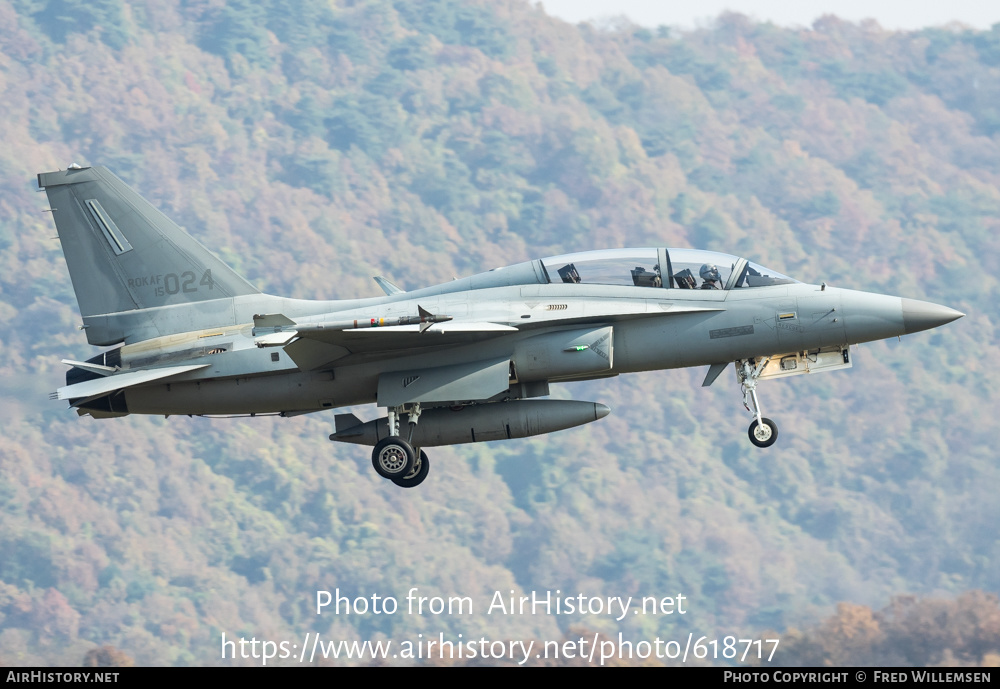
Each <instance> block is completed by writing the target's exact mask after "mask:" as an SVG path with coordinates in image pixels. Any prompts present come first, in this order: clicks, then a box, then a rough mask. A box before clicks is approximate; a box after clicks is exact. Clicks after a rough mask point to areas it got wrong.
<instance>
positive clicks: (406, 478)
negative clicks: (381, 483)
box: [372, 403, 431, 488]
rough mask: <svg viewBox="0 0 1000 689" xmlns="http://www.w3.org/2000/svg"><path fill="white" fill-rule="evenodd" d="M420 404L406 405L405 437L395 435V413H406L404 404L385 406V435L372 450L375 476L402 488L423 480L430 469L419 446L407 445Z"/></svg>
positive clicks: (397, 421) (396, 429) (397, 415)
mask: <svg viewBox="0 0 1000 689" xmlns="http://www.w3.org/2000/svg"><path fill="white" fill-rule="evenodd" d="M420 412H421V409H420V404H419V403H417V404H414V405H413V406H412V407H410V409H409V412H408V415H409V418H408V419H407V423H408V425H409V429H408V432H407V434H406V440H404V439H403V438H401V437H400V435H399V417H400V416H402V415H403V414H406V413H407V410H406V408H405V407H401V406H400V407H390V408H389V410H388V419H387V420H388V422H389V435H388V436H387V437H386V438H383V439H382V440H380V441H379V442H378V444H377V445H375V449H374V450H372V466H373V467H375V471H376V472H377V473H378V475H379V476H381V477H383V478H387V479H389V480H390V481H392V482H393V483H395V484H396V485H397V486H400V487H402V488H413V487H414V486H418V485H420V484H421V483H423V481H424V479H425V478H427V473H428V472H429V471H430V466H431V465H430V461H428V459H427V455H426V454H425V453H424V451H423V450H421V449H420V448H414V447H413V446H412V445H411V442H412V440H413V432H414V431H415V430H416V428H417V421H419V420H420Z"/></svg>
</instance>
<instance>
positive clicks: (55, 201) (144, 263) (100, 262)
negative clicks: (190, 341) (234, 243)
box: [38, 167, 259, 344]
mask: <svg viewBox="0 0 1000 689" xmlns="http://www.w3.org/2000/svg"><path fill="white" fill-rule="evenodd" d="M38 186H39V187H41V188H43V189H45V193H46V194H47V195H48V198H49V204H50V207H51V208H52V217H53V218H54V220H55V223H56V229H57V230H58V232H59V239H60V240H61V242H62V248H63V253H64V254H65V256H66V264H67V265H68V266H69V273H70V278H71V279H72V281H73V289H74V291H75V292H76V298H77V302H78V303H79V305H80V313H81V314H82V315H83V317H84V323H85V324H87V327H88V332H87V339H88V340H89V341H90V342H92V343H93V344H110V343H111V342H114V341H121V340H122V339H125V338H126V337H127V336H128V335H129V333H127V332H117V330H121V329H122V328H123V327H124V326H123V325H119V326H115V325H113V323H118V322H120V323H129V322H131V323H135V322H136V319H135V318H124V319H121V318H120V319H115V318H108V316H110V315H112V314H122V313H124V312H130V311H139V310H145V309H153V308H157V307H164V306H175V305H183V304H194V303H196V302H206V301H215V300H220V299H222V300H228V299H230V298H232V297H235V296H239V295H245V294H259V291H258V290H257V289H256V288H254V286H253V285H251V284H250V283H249V282H247V281H246V280H244V279H243V278H241V277H240V276H239V275H237V274H236V273H235V272H233V270H232V269H231V268H229V266H227V265H226V264H225V263H223V262H222V261H221V260H219V259H218V258H217V257H216V256H215V255H214V254H212V253H211V252H209V251H208V250H207V249H206V248H205V247H203V246H202V245H201V244H199V243H198V242H197V241H196V240H194V239H193V238H192V237H190V236H189V235H188V234H187V233H185V232H184V231H183V230H182V229H181V228H180V227H178V226H177V225H176V224H175V223H174V222H173V221H171V220H170V219H169V218H167V217H166V216H165V215H163V213H161V212H160V211H158V210H157V209H156V208H154V207H153V206H152V205H151V204H150V203H149V202H148V201H146V199H144V198H142V197H141V196H140V195H139V194H137V193H136V192H135V191H133V190H132V189H131V188H130V187H129V186H128V185H126V184H125V183H124V182H122V181H121V180H120V179H118V178H117V177H116V176H115V175H113V174H112V173H111V172H110V171H109V170H108V169H107V168H104V167H90V168H71V169H69V170H61V171H59V172H43V173H41V174H39V175H38ZM206 306H207V305H206ZM213 306H217V305H213ZM218 310H219V309H218V308H209V309H205V310H204V311H205V313H206V314H207V313H208V312H217V311H218ZM91 320H93V321H94V323H93V324H91V323H89V321H91ZM195 320H197V319H195ZM193 325H195V327H197V324H193ZM94 326H97V327H96V328H95V331H94V332H91V331H90V330H89V328H91V327H94ZM204 327H210V326H204ZM95 340H97V341H95Z"/></svg>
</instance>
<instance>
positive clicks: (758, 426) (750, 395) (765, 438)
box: [736, 357, 778, 447]
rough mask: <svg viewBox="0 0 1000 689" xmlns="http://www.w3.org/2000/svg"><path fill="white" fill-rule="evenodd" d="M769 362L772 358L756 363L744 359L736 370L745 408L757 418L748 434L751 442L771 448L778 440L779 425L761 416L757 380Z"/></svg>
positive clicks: (759, 360) (764, 358)
mask: <svg viewBox="0 0 1000 689" xmlns="http://www.w3.org/2000/svg"><path fill="white" fill-rule="evenodd" d="M768 361H770V357H762V358H761V359H758V360H756V361H754V360H752V359H744V360H743V361H741V362H740V363H739V366H738V367H737V369H736V378H737V380H739V382H740V388H741V389H742V390H743V406H744V407H746V408H747V411H748V412H750V413H752V414H753V415H754V416H755V417H756V418H754V420H753V423H751V424H750V428H749V429H748V431H747V434H748V435H749V436H750V442H752V443H753V444H754V445H756V446H757V447H771V445H774V441H776V440H777V439H778V426H777V424H776V423H774V421H771V419H768V418H765V417H763V416H761V413H760V403H759V402H758V400H757V379H758V378H760V374H761V372H762V371H763V370H764V367H765V366H767V362H768ZM751 404H752V405H753V408H752V409H751V408H750V405H751Z"/></svg>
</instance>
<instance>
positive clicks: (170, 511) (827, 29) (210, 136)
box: [0, 0, 1000, 665]
mask: <svg viewBox="0 0 1000 689" xmlns="http://www.w3.org/2000/svg"><path fill="white" fill-rule="evenodd" d="M73 162H75V163H79V164H83V165H87V164H95V165H97V164H99V165H107V166H108V167H110V168H111V169H112V170H113V171H114V172H115V173H116V174H117V175H118V176H120V177H121V178H122V179H123V180H124V181H125V182H126V183H128V184H130V185H132V186H134V187H135V188H136V189H137V190H139V191H140V192H141V193H142V194H143V195H144V196H146V197H147V198H148V199H150V200H151V201H152V202H153V203H154V204H156V205H157V206H158V207H160V208H161V209H162V210H163V211H164V212H165V213H167V214H168V215H169V216H170V217H172V218H173V219H174V220H176V221H177V222H178V223H180V224H181V225H183V226H184V227H186V228H187V229H188V231H189V232H190V233H191V234H192V235H193V236H195V237H196V238H197V239H198V240H199V241H201V242H202V243H203V244H205V245H206V246H207V247H209V248H211V249H212V250H213V251H216V252H217V253H218V254H219V255H220V256H221V257H222V258H223V259H224V260H225V261H227V262H228V263H229V264H230V265H232V266H233V267H234V268H235V269H236V270H237V271H238V272H240V273H241V274H243V275H245V276H246V277H247V278H248V279H249V280H251V281H252V282H253V283H254V284H255V285H257V286H258V287H259V288H260V289H261V290H263V291H266V292H270V293H274V294H282V295H287V296H294V297H302V298H351V297H360V296H375V295H377V294H379V293H380V292H379V290H378V288H377V286H376V284H375V283H374V282H373V281H372V280H371V276H373V275H378V274H382V275H386V276H388V277H389V278H390V279H392V280H393V281H395V282H397V283H398V284H399V285H400V286H401V287H403V288H404V289H413V288H416V287H420V286H424V285H430V284H434V283H438V282H443V281H447V280H450V279H451V278H452V277H453V276H461V275H468V274H472V273H475V272H479V271H484V270H489V269H491V268H494V267H497V266H501V265H506V264H510V263H515V262H517V261H522V260H526V259H529V258H536V257H541V256H545V255H550V254H556V253H561V252H566V251H573V250H583V249H592V248H606V247H624V246H691V247H697V248H706V249H714V250H721V251H725V252H728V253H733V254H738V255H743V256H746V257H748V258H750V259H751V260H754V261H757V262H759V263H762V264H764V265H767V266H770V267H773V268H775V269H777V270H780V271H781V272H784V273H787V274H789V275H791V276H793V277H795V278H797V279H799V280H803V281H807V282H815V283H819V282H821V281H826V282H827V283H829V284H831V285H835V286H838V287H850V288H855V289H862V290H870V291H878V292H885V293H890V294H895V295H900V296H905V297H911V298H916V299H927V300H930V301H934V302H937V303H941V304H946V305H948V306H951V307H953V308H956V309H959V310H960V311H963V312H965V313H966V314H967V315H966V317H965V318H963V319H961V320H960V321H957V322H955V323H952V324H950V325H948V326H946V327H944V328H941V329H938V330H935V331H931V332H925V333H919V334H916V335H912V336H908V337H907V339H906V340H902V341H900V342H897V341H891V342H884V343H875V344H866V345H863V346H862V347H861V348H860V350H859V351H858V353H857V355H856V356H855V365H854V368H853V369H852V370H850V371H846V372H837V373H830V374H824V375H821V376H801V377H796V378H792V379H789V380H782V381H777V382H766V383H764V384H762V385H761V386H760V388H759V392H760V394H761V397H762V400H763V403H764V404H765V405H766V406H765V408H766V409H767V412H768V415H769V416H771V417H772V418H774V419H775V420H776V421H777V422H778V424H779V425H780V427H781V438H780V439H779V441H778V443H777V444H776V445H775V446H774V447H772V448H770V449H769V450H760V449H757V448H754V447H753V446H751V445H750V444H749V442H748V441H747V438H746V426H747V424H748V423H749V418H748V415H747V414H746V412H745V411H744V410H743V408H742V405H741V396H740V393H739V391H738V386H737V384H736V381H735V378H734V376H733V375H732V373H731V372H727V373H725V374H724V375H723V376H722V377H721V378H720V379H719V381H718V382H716V383H715V385H714V386H712V387H711V388H701V387H699V386H700V384H701V381H702V378H703V377H704V374H705V371H703V370H700V371H698V370H680V371H667V372H659V373H653V374H644V375H641V376H623V377H620V378H615V379H610V380H605V381H597V382H591V383H586V384H573V385H563V386H553V395H554V396H556V397H560V398H570V397H572V398H574V399H585V400H594V401H599V402H603V403H605V404H607V405H609V406H610V407H611V408H612V410H613V412H612V415H611V416H609V417H608V418H606V419H603V420H601V421H600V422H598V423H595V424H593V425H590V426H587V427H584V428H580V429H575V430H571V431H566V432H561V433H557V434H553V435H550V436H542V437H537V438H533V439H529V440H519V441H505V442H498V443H487V444H477V445H465V446H456V447H453V448H441V449H439V450H438V451H437V452H436V453H435V464H434V471H433V473H432V474H431V476H430V478H429V479H428V480H427V481H426V482H425V483H424V484H423V485H422V486H421V487H420V488H419V489H416V490H409V491H402V490H399V489H397V488H395V486H392V485H390V484H389V483H388V482H386V481H384V480H382V479H380V478H378V477H377V476H376V475H375V474H374V473H373V472H372V471H371V465H370V461H369V453H368V451H367V450H366V449H365V448H362V447H354V446H341V445H336V444H333V443H330V442H329V441H328V440H327V439H326V438H327V435H328V434H329V433H330V432H331V431H332V427H333V417H332V414H329V415H325V414H322V413H321V414H314V415H308V416H300V417H295V418H292V419H275V418H256V419H237V420H218V419H201V418H174V417H171V418H168V419H164V418H159V417H155V418H152V417H137V416H130V417H127V418H124V419H111V420H104V421H95V420H92V419H90V418H77V416H76V414H75V413H73V412H72V411H67V410H66V409H65V407H64V406H63V403H59V402H50V401H48V400H47V393H48V392H49V391H51V390H54V389H55V388H56V387H58V386H59V385H60V384H61V380H62V376H63V374H64V370H65V367H64V366H63V365H62V364H60V359H61V358H72V359H81V358H86V357H89V356H92V355H93V354H95V353H96V350H95V349H94V348H92V347H89V346H88V345H87V344H86V338H85V336H84V334H83V333H82V332H81V331H79V330H78V328H77V326H78V325H79V323H80V318H79V313H78V311H77V307H76V301H75V298H74V295H73V291H72V286H71V283H70V280H69V275H68V272H67V270H66V267H65V262H64V260H63V256H62V252H61V248H60V246H59V242H58V241H57V240H55V239H54V237H55V229H54V226H53V223H52V220H51V217H50V215H49V214H48V213H45V212H44V211H45V210H46V208H47V204H46V201H45V197H44V195H42V194H36V193H34V191H35V189H36V182H35V175H36V173H38V172H43V171H51V170H56V169H60V168H65V167H66V166H67V165H69V164H70V163H73ZM0 189H2V193H0V324H2V326H3V327H2V328H0V352H2V355H3V356H2V357H0V374H2V375H0V381H2V382H0V385H2V396H0V412H2V419H3V443H2V444H0V664H4V665H20V664H30V663H35V664H75V663H79V662H80V661H81V659H82V658H83V657H84V655H85V654H86V653H87V652H88V651H90V650H92V649H94V648H95V647H96V646H105V645H107V646H113V647H114V648H116V649H119V650H120V651H121V652H123V653H125V654H127V655H128V656H130V657H131V658H134V659H135V662H136V663H137V664H177V665H184V664H198V665H203V664H216V663H223V662H225V663H226V664H230V663H232V662H234V661H231V660H227V661H222V660H221V659H220V643H221V636H222V634H225V635H226V638H228V639H232V638H234V637H240V636H245V637H247V638H249V637H251V636H253V637H256V638H258V639H269V640H273V641H281V640H285V639H287V640H290V641H292V642H298V643H302V642H301V639H302V638H303V637H304V635H305V634H306V633H307V632H309V633H312V632H320V633H321V634H323V638H324V639H331V640H333V639H349V640H352V639H372V638H387V639H393V640H395V641H400V640H402V639H405V638H415V637H416V636H417V635H418V634H427V635H434V636H435V637H436V636H437V635H438V634H439V633H442V632H443V633H445V634H448V635H451V636H452V637H453V638H454V637H455V636H456V635H457V634H463V635H465V638H471V637H473V636H475V637H476V638H479V637H480V636H485V637H488V638H490V639H496V640H503V639H511V638H524V639H527V638H537V639H543V640H544V639H560V638H564V637H565V636H566V635H567V634H568V633H569V632H570V630H571V629H577V628H586V629H589V630H592V631H595V632H602V633H604V634H608V635H613V636H617V634H618V632H619V631H621V632H622V633H624V634H625V636H626V637H627V638H635V639H649V640H652V638H654V637H657V636H659V637H660V638H663V639H673V638H686V637H687V635H688V633H689V632H692V633H694V634H695V638H697V637H698V636H701V635H707V636H709V637H712V638H714V637H716V636H718V637H719V638H722V637H723V636H725V635H730V634H732V635H736V636H742V637H744V638H747V637H748V636H752V637H753V638H759V637H761V636H762V635H763V634H764V633H765V631H764V630H768V629H770V630H775V631H776V632H777V633H779V634H785V633H786V630H788V629H791V628H800V629H802V628H807V629H808V628H812V626H813V625H815V624H818V621H819V620H822V619H826V618H829V616H830V615H833V614H834V611H835V610H837V605H838V604H844V605H846V606H848V607H846V608H845V607H841V608H840V610H841V611H844V610H847V611H850V610H857V609H859V608H858V606H872V607H874V608H876V609H877V608H882V607H883V606H886V605H888V604H889V601H890V600H891V599H892V597H893V596H896V595H899V594H917V595H921V596H928V595H932V596H935V597H937V598H939V599H941V600H954V599H958V600H959V601H967V600H980V601H981V600H984V599H982V598H975V596H983V595H985V594H981V593H966V592H968V591H970V590H976V589H981V590H983V591H986V592H988V593H992V594H995V593H996V592H998V591H1000V540H998V536H997V524H998V523H1000V501H998V500H997V498H996V496H997V494H998V492H1000V467H998V461H997V459H998V452H997V450H996V440H995V437H996V422H995V419H996V418H997V417H998V416H1000V403H998V398H997V394H996V390H997V387H998V384H1000V369H998V367H997V366H995V365H994V361H996V360H997V358H998V355H1000V348H998V346H997V336H996V317H997V315H998V307H997V303H998V294H997V292H998V271H1000V232H998V231H1000V25H998V26H997V27H994V29H993V30H992V31H989V32H977V31H970V30H964V29H962V28H960V27H952V28H935V29H927V30H924V31H920V32H912V33H902V32H890V31H885V30H883V29H881V28H879V27H878V26H877V25H876V24H874V23H867V24H860V25H859V24H852V23H847V22H843V21H840V20H838V19H836V18H834V17H825V18H823V19H820V20H819V21H817V22H816V23H815V25H814V26H813V27H811V28H799V29H793V28H779V27H776V26H774V25H770V24H758V23H754V22H752V21H750V20H748V19H747V18H745V17H742V16H740V15H734V14H727V15H723V16H721V17H719V18H718V19H717V20H716V21H715V23H714V24H713V25H712V26H711V27H710V28H704V29H700V30H698V31H694V32H690V33H681V32H677V31H673V30H670V29H669V28H666V27H662V28H660V29H658V30H650V29H645V28H638V27H635V26H631V25H629V24H627V23H625V22H623V23H620V24H617V25H614V26H610V27H604V28H595V27H594V26H591V25H579V26H571V25H568V24H566V23H563V22H561V21H559V20H557V19H554V18H551V17H549V16H547V15H546V14H545V12H544V10H543V9H542V8H541V7H536V6H535V5H533V4H531V3H528V2H524V1H522V0H475V1H474V0H424V1H421V2H413V1H412V0H395V1H394V0H302V1H301V2H296V3H281V2H278V1H277V0H263V1H261V2H254V1H252V0H226V1H225V2H223V0H218V1H212V2H208V1H206V0H156V1H153V0H131V1H126V0H89V1H84V0H0ZM354 411H355V412H356V413H358V414H359V415H360V416H362V417H364V418H365V419H369V418H374V416H375V415H376V410H375V408H374V407H369V408H363V409H358V410H354ZM411 587H419V589H420V591H421V593H422V595H426V596H443V597H448V596H469V597H471V598H473V599H474V600H475V602H476V605H477V608H476V614H474V615H447V614H442V615H406V614H397V615H373V614H366V615H350V616H348V615H339V616H338V615H335V614H332V613H329V612H327V613H324V614H322V615H316V613H315V609H314V606H315V597H316V591H317V590H330V591H333V590H335V589H337V588H339V589H340V590H341V592H345V593H348V595H350V596H351V597H354V596H367V597H369V599H370V597H371V595H372V594H378V595H380V596H394V597H396V598H398V599H399V600H400V601H405V598H406V595H407V592H408V591H409V590H410V589H411ZM533 590H538V591H547V590H551V591H555V590H560V591H562V592H563V593H564V594H568V595H576V594H577V593H585V594H586V595H588V596H590V595H593V596H605V597H607V596H636V597H640V596H657V597H663V596H676V595H677V594H678V593H682V594H683V595H684V596H685V597H686V599H687V600H688V601H689V612H688V613H687V614H685V615H684V616H680V615H676V614H675V615H651V614H650V615H633V616H626V617H625V618H624V619H623V621H621V622H620V623H619V622H617V621H616V620H615V619H614V616H609V615H606V614H605V615H582V616H581V615H563V616H546V615H534V616H532V615H492V616H487V615H485V614H482V613H484V612H485V608H486V605H487V604H488V603H489V601H490V599H491V596H492V595H493V593H494V591H500V592H502V593H504V594H505V595H507V592H509V591H514V592H515V593H516V594H518V595H520V594H523V593H528V594H530V592H531V591H533ZM963 594H965V595H966V596H972V598H958V597H959V596H961V595H963ZM987 599H988V600H990V601H991V602H990V605H992V606H993V608H991V609H994V608H995V606H996V602H995V599H990V598H987ZM941 605H945V604H944V603H942V604H941ZM850 606H855V607H850ZM953 608H954V612H953V617H951V618H949V620H951V621H950V622H949V624H954V625H957V627H962V625H963V622H962V621H961V620H962V619H963V618H962V615H967V616H969V622H968V625H970V628H972V627H973V626H974V620H973V614H974V612H975V610H976V609H977V606H976V605H970V604H964V603H963V604H958V603H956V604H955V605H954V606H953ZM889 609H890V608H887V610H889ZM891 609H892V610H897V611H898V610H900V609H901V608H898V604H897V608H891ZM868 614H869V615H870V614H871V613H870V610H869V611H868ZM879 614H884V615H887V617H884V618H880V619H881V620H882V622H884V624H883V626H882V627H880V629H881V630H882V632H885V630H886V629H888V627H886V626H885V625H886V624H888V622H886V620H890V618H891V619H892V620H896V622H898V621H899V620H908V619H912V620H915V622H914V623H915V624H916V621H919V620H918V618H920V619H923V618H921V617H920V615H911V616H910V617H906V616H905V615H902V614H899V615H897V616H896V617H892V614H891V613H890V612H884V613H879ZM921 614H922V613H921ZM922 623H923V622H921V624H922ZM830 624H833V623H830ZM893 624H896V623H895V622H894V623H893ZM903 624H904V623H903V622H898V624H897V627H896V628H898V626H899V625H903ZM876 626H877V625H876ZM868 628H869V629H871V628H872V625H871V624H869V625H868ZM992 628H993V627H990V629H992ZM976 629H980V627H976ZM882 632H879V633H882ZM871 633H872V635H873V636H871V638H872V639H876V638H879V639H884V638H886V637H884V635H883V637H877V634H876V633H875V632H871ZM885 633H886V634H887V633H888V632H885ZM987 638H990V637H989V634H987ZM992 638H993V639H994V640H995V639H996V637H995V635H994V636H993V637H992ZM803 639H805V637H804V636H803V635H802V634H801V633H800V634H799V636H795V635H794V634H792V635H790V636H789V637H788V643H787V644H786V646H787V647H788V648H789V649H796V653H797V655H794V656H792V655H791V650H789V654H790V655H789V656H788V658H787V661H788V662H798V661H797V659H798V658H801V657H806V658H821V657H825V658H829V657H832V656H831V655H830V654H828V655H827V656H822V654H821V653H820V651H816V650H815V648H813V647H809V646H808V643H807V642H808V641H809V640H808V639H805V640H803ZM872 643H873V644H874V643H875V641H873V642H872ZM879 643H881V642H879ZM991 644H992V645H991ZM956 647H957V646H956ZM810 648H812V650H810ZM962 648H963V649H966V648H968V649H971V650H968V651H967V652H966V651H965V650H963V651H961V653H963V654H965V655H963V656H962V662H968V663H978V662H984V659H985V658H988V657H992V658H995V657H996V655H995V654H997V653H998V652H1000V649H998V648H997V643H994V642H989V641H987V642H984V643H981V644H978V645H977V644H973V643H970V644H968V645H966V646H962ZM892 652H893V653H895V651H892ZM780 653H781V651H780V650H779V654H780ZM808 653H813V655H808ZM817 654H819V655H817ZM989 654H994V655H993V656H990V655H989ZM904 655H905V654H904ZM868 657H869V656H861V655H859V656H850V657H848V658H846V660H845V659H842V660H841V661H837V662H848V663H860V662H867V661H866V660H865V659H866V658H868ZM870 657H872V658H882V656H879V655H877V654H875V653H874V652H873V655H871V656H870ZM892 657H894V658H895V657H903V656H900V655H899V654H897V655H896V656H892ZM914 657H915V656H914ZM906 658H907V659H908V660H907V662H913V660H912V658H910V657H909V656H906ZM776 660H778V661H780V660H781V658H780V656H779V657H777V658H776ZM236 662H240V663H248V664H252V663H254V662H255V661H253V660H252V659H250V660H240V661H236ZM257 662H259V661H257ZM331 662H332V661H331ZM336 662H337V663H347V662H357V661H344V660H340V661H336ZM394 662H404V661H402V660H397V661H394ZM406 662H409V661H406ZM802 662H811V661H802ZM872 662H882V661H881V660H876V661H872Z"/></svg>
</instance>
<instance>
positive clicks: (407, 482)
mask: <svg viewBox="0 0 1000 689" xmlns="http://www.w3.org/2000/svg"><path fill="white" fill-rule="evenodd" d="M430 470H431V461H430V460H429V459H427V453H426V452H424V451H423V450H421V451H420V456H419V457H418V458H417V461H416V464H415V465H414V467H413V471H412V472H410V473H409V474H407V475H406V476H403V477H401V478H394V479H392V482H393V483H395V484H396V485H397V486H399V487H400V488H414V487H416V486H419V485H420V484H421V483H423V482H424V479H425V478H427V473H428V472H429V471H430Z"/></svg>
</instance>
